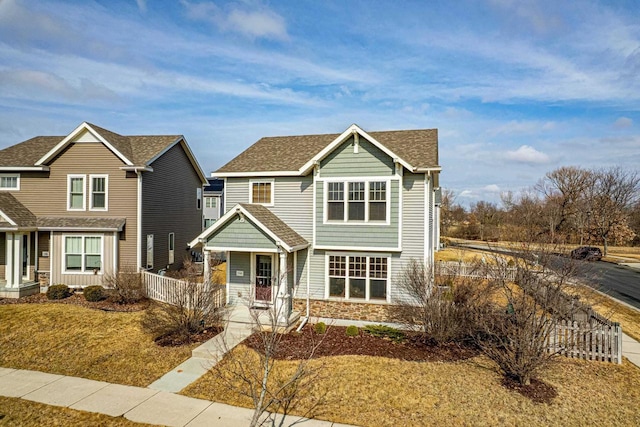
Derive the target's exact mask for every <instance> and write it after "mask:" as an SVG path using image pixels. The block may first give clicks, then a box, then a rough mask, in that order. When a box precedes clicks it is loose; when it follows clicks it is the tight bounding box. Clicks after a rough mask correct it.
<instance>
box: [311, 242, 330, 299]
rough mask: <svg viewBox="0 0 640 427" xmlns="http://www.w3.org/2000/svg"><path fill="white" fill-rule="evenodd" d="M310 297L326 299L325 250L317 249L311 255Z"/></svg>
mask: <svg viewBox="0 0 640 427" xmlns="http://www.w3.org/2000/svg"><path fill="white" fill-rule="evenodd" d="M309 269H310V276H311V277H310V280H309V298H311V299H324V294H325V276H326V274H325V252H324V251H321V250H315V251H314V252H313V255H312V256H311V257H309Z"/></svg>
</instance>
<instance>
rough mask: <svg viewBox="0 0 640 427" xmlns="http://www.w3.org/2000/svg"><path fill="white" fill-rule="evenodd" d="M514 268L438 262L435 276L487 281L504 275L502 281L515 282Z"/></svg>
mask: <svg viewBox="0 0 640 427" xmlns="http://www.w3.org/2000/svg"><path fill="white" fill-rule="evenodd" d="M516 271H517V269H516V268H515V267H507V268H502V267H492V266H491V265H482V266H477V265H474V264H465V263H463V262H455V261H438V262H437V263H436V274H441V275H452V276H460V277H475V278H480V279H489V278H491V277H496V276H497V275H498V274H500V275H502V274H505V275H506V276H505V277H504V279H506V280H515V278H516Z"/></svg>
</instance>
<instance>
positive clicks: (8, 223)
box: [0, 193, 40, 298]
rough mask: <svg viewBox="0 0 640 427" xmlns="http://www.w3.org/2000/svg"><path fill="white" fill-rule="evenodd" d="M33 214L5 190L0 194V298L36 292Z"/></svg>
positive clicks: (34, 219) (34, 222) (35, 235)
mask: <svg viewBox="0 0 640 427" xmlns="http://www.w3.org/2000/svg"><path fill="white" fill-rule="evenodd" d="M37 244H38V242H37V232H36V216H35V215H34V214H33V213H32V212H31V211H30V210H29V209H27V208H26V207H25V206H24V205H23V204H22V203H20V202H19V201H18V200H17V199H16V198H15V197H13V196H12V195H11V194H9V193H0V298H20V297H23V296H27V295H32V294H35V293H38V292H39V291H40V285H39V283H38V282H37V281H36V277H35V274H36V272H35V271H36V267H35V254H36V249H35V247H36V246H37Z"/></svg>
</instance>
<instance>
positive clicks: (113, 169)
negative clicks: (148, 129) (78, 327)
mask: <svg viewBox="0 0 640 427" xmlns="http://www.w3.org/2000/svg"><path fill="white" fill-rule="evenodd" d="M206 183H207V180H206V177H205V175H204V173H203V172H202V169H201V168H200V166H199V165H198V163H197V161H196V159H195V158H194V156H193V154H192V152H191V150H190V148H189V146H188V145H187V142H186V140H185V139H184V137H183V136H182V135H140V136H123V135H118V134H116V133H114V132H111V131H108V130H106V129H102V128H100V127H98V126H95V125H92V124H89V123H82V124H81V125H80V126H78V127H77V128H76V129H74V130H73V131H72V132H71V133H70V134H69V135H66V136H38V137H35V138H32V139H29V140H27V141H24V142H21V143H19V144H16V145H13V146H10V147H8V148H5V149H3V150H0V296H4V297H18V296H22V295H25V294H29V293H34V292H38V291H39V285H40V284H42V285H43V286H47V285H49V284H57V283H64V284H67V285H69V286H86V285H93V284H101V283H102V279H103V277H104V275H105V274H111V273H115V272H118V271H121V270H124V269H128V268H131V269H140V268H146V269H149V270H158V269H163V268H167V267H168V268H178V267H179V266H180V265H181V264H182V260H183V259H184V257H185V256H187V255H189V254H190V252H189V250H188V246H187V244H188V242H189V240H190V239H191V238H193V236H194V235H195V234H198V233H200V232H201V230H202V228H201V227H202V206H203V199H202V197H203V194H202V190H203V186H204V185H205V184H206Z"/></svg>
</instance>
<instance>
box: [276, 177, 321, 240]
mask: <svg viewBox="0 0 640 427" xmlns="http://www.w3.org/2000/svg"><path fill="white" fill-rule="evenodd" d="M269 209H270V210H271V212H273V213H274V214H276V215H277V216H278V218H280V219H281V220H282V221H284V222H285V223H286V224H287V225H288V226H289V227H291V228H293V229H294V230H295V231H296V232H297V233H298V234H299V235H301V236H302V237H304V238H305V239H306V240H307V241H308V242H309V243H311V239H312V236H313V217H312V213H313V178H312V177H311V175H307V176H305V177H291V178H289V177H284V178H276V180H275V193H274V205H273V206H272V207H269Z"/></svg>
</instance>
